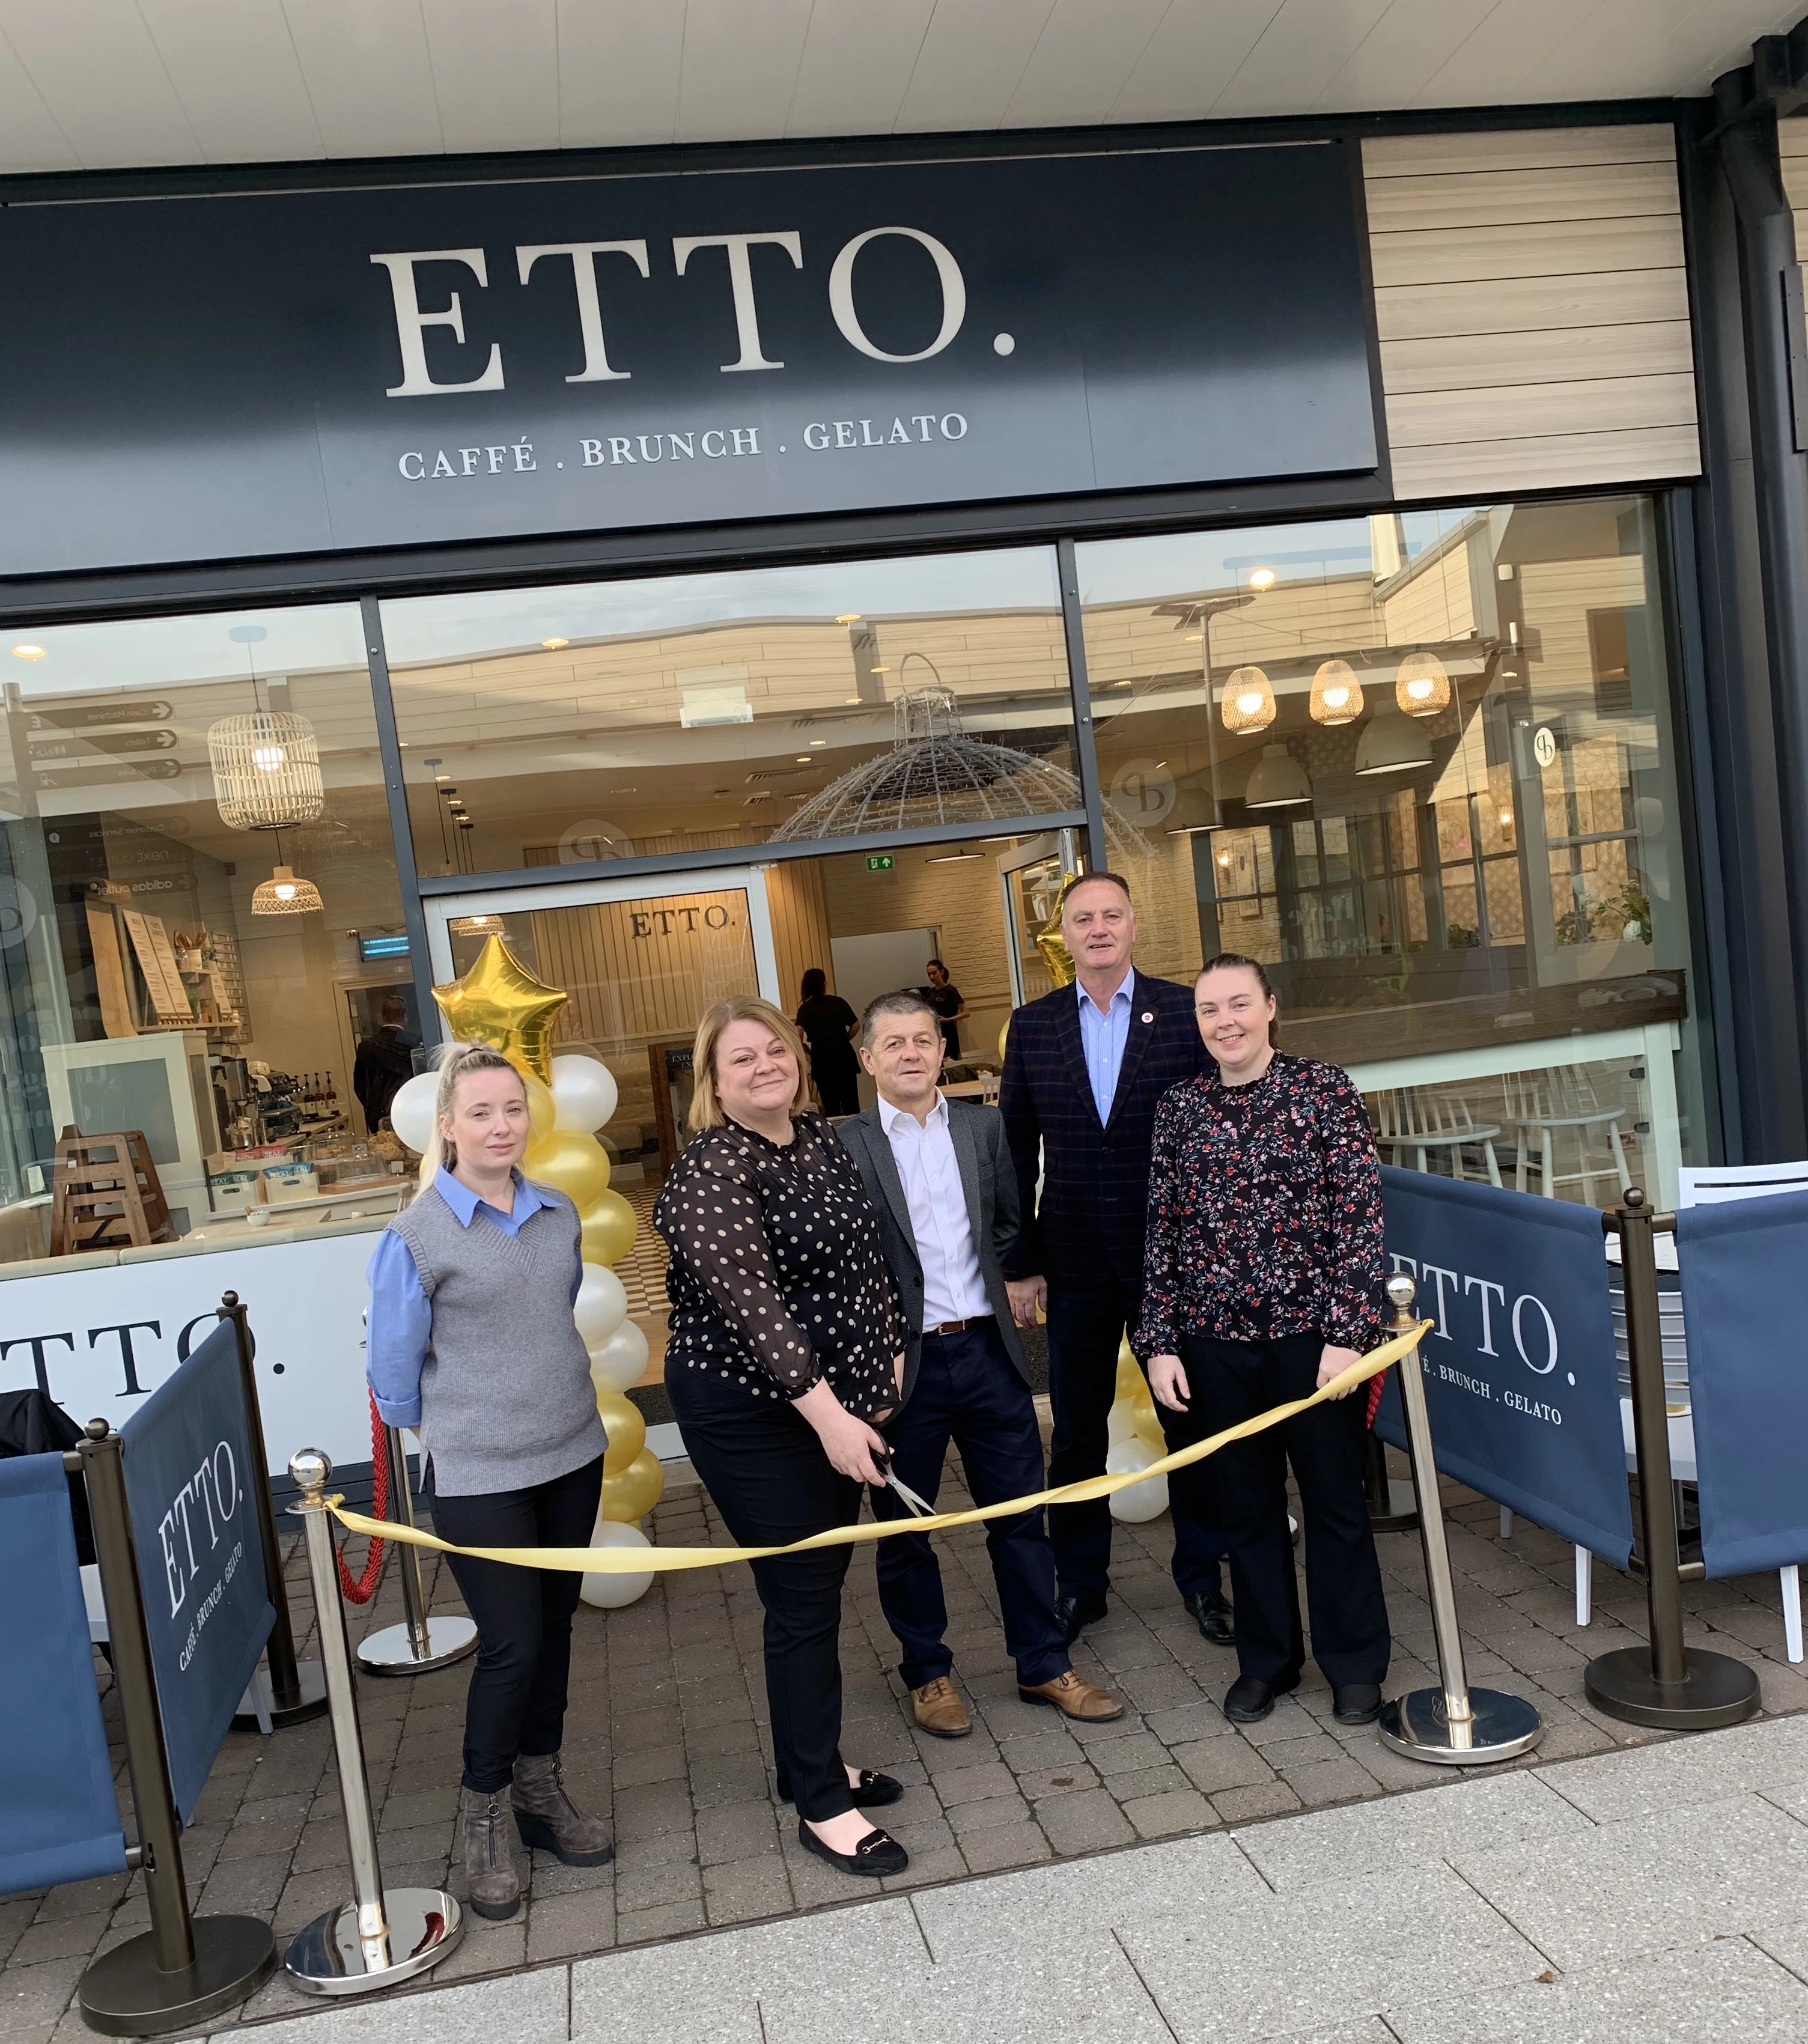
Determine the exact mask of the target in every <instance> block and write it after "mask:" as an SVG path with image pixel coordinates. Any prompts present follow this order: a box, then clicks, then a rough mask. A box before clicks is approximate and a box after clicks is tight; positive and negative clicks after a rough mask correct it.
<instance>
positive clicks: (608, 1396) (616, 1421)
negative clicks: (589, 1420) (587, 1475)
mask: <svg viewBox="0 0 1808 2044" xmlns="http://www.w3.org/2000/svg"><path fill="white" fill-rule="evenodd" d="M596 1411H597V1417H598V1419H599V1420H602V1431H604V1433H606V1435H608V1436H609V1452H608V1454H606V1455H605V1456H604V1457H603V1458H602V1473H603V1474H604V1476H605V1477H612V1476H620V1475H621V1473H622V1471H623V1470H625V1469H626V1468H627V1467H628V1466H629V1464H630V1463H631V1462H633V1461H634V1460H635V1459H636V1458H637V1456H638V1455H639V1454H640V1450H642V1449H643V1448H644V1447H645V1446H646V1445H647V1423H646V1421H645V1420H644V1419H643V1418H642V1417H641V1416H640V1407H639V1406H638V1405H637V1404H635V1403H634V1401H633V1399H632V1398H630V1397H629V1396H628V1395H627V1393H625V1392H623V1391H599V1392H598V1393H597V1394H596ZM654 1460H655V1461H657V1460H658V1457H657V1456H655V1457H654Z"/></svg>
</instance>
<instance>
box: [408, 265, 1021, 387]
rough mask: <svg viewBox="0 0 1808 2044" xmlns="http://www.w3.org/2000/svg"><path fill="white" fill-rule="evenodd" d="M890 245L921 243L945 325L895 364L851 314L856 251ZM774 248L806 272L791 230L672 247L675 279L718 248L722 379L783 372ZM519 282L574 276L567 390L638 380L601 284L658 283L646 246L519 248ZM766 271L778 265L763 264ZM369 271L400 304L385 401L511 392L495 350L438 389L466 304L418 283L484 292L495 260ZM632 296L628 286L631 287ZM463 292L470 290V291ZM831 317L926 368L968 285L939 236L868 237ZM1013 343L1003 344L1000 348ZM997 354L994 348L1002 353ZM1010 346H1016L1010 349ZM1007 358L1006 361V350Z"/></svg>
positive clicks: (835, 293)
mask: <svg viewBox="0 0 1808 2044" xmlns="http://www.w3.org/2000/svg"><path fill="white" fill-rule="evenodd" d="M888 235H894V236H902V238H903V239H904V240H908V241H914V242H915V243H916V244H917V245H918V246H919V247H920V248H924V249H925V250H926V251H927V252H928V253H929V259H930V260H931V262H932V263H933V264H934V266H935V272H936V277H937V282H939V284H940V286H941V325H940V327H939V328H938V329H937V332H936V335H935V337H934V339H933V340H931V341H930V343H929V345H928V347H926V348H919V349H917V351H916V352H914V354H909V355H896V354H893V353H891V352H889V351H887V349H885V348H881V347H879V344H878V343H877V342H875V340H873V339H872V337H871V336H870V335H869V334H868V333H867V331H866V329H865V328H864V327H863V326H862V325H861V324H860V313H859V312H858V310H857V309H856V306H855V304H854V264H855V262H856V259H857V258H858V256H859V255H860V251H861V250H862V249H863V248H866V247H867V244H869V243H871V242H873V241H875V240H879V238H880V237H881V236H888ZM717 248H719V249H720V250H721V252H722V255H723V258H724V262H725V271H726V277H727V282H728V287H729V298H730V301H731V302H732V304H733V310H734V325H735V338H736V340H737V344H738V347H739V350H740V352H739V353H738V354H737V356H736V358H735V359H734V360H733V362H725V363H722V364H721V372H722V374H723V375H735V374H737V373H738V372H741V371H752V370H761V369H783V367H784V366H785V365H784V363H783V361H774V360H772V359H770V358H768V356H767V354H766V353H765V350H764V344H762V341H761V340H760V308H759V301H758V298H757V297H756V294H755V290H754V264H753V252H754V250H755V249H756V248H773V249H775V250H776V251H778V252H779V256H780V257H783V258H788V259H789V260H790V263H791V267H792V268H793V269H795V270H802V268H803V267H804V255H803V236H802V234H801V233H799V232H798V231H797V229H794V228H784V229H775V230H774V231H772V232H769V233H762V234H681V235H675V236H673V237H672V240H671V260H672V272H673V275H674V277H675V278H684V277H687V276H691V275H693V272H692V271H691V257H692V256H693V255H696V254H697V253H698V252H699V251H701V250H713V249H717ZM514 256H515V274H516V277H517V280H518V282H519V283H520V285H521V287H522V288H523V289H525V288H526V287H527V286H529V283H530V282H531V280H532V279H533V272H534V270H535V268H536V267H537V265H538V264H539V263H540V262H541V261H542V260H543V259H548V258H549V259H551V266H552V267H556V266H557V265H558V264H560V263H568V264H569V265H570V270H569V275H570V277H571V282H572V283H573V285H574V286H575V289H576V294H577V324H578V332H579V336H580V337H581V339H582V340H583V351H584V362H583V368H581V369H580V370H579V371H577V372H576V374H575V375H570V376H567V378H565V381H566V382H567V383H604V382H626V381H627V380H628V378H630V377H632V376H633V373H634V372H633V369H632V368H625V367H619V368H618V367H617V366H616V365H615V364H614V363H612V362H611V361H610V358H609V345H608V337H607V336H606V333H605V332H604V328H603V317H602V289H601V286H600V283H599V270H598V265H599V263H600V262H601V260H602V258H603V257H605V256H614V257H617V258H620V259H624V260H625V262H626V263H628V265H629V267H630V269H631V270H632V271H637V272H638V274H639V275H640V277H641V278H642V279H644V280H645V281H647V282H652V274H653V272H652V258H651V256H650V255H649V254H648V244H647V243H646V242H645V241H643V240H629V241H547V242H539V243H523V244H517V247H516V248H515V251H514ZM766 260H767V262H768V263H770V262H771V261H773V260H774V258H773V257H771V256H768V257H767V258H766ZM371 262H373V263H377V264H379V266H380V267H383V269H385V270H387V271H388V272H389V282H390V292H391V294H392V295H393V297H394V301H395V329H396V340H397V343H398V346H399V348H400V349H401V354H402V381H401V382H399V383H396V384H393V385H391V386H390V388H389V389H388V390H387V392H386V393H385V395H386V396H388V397H390V398H443V397H456V396H457V395H459V394H461V393H464V392H470V391H474V390H502V389H503V388H505V387H506V386H505V382H504V371H503V367H502V343H501V342H500V341H492V342H491V343H490V353H489V357H488V359H487V362H486V363H485V364H484V367H483V371H482V372H481V374H479V375H476V376H473V377H470V378H467V379H466V380H465V381H464V382H438V381H436V379H435V378H434V377H433V374H432V372H431V371H430V370H429V367H428V364H427V344H426V334H427V329H428V328H429V327H446V328H449V329H450V330H451V332H452V337H453V339H454V340H456V341H458V342H460V344H463V343H464V341H465V339H466V335H465V321H464V297H463V294H462V293H461V291H460V290H452V291H451V292H450V293H449V295H448V298H447V302H446V303H445V304H444V305H442V306H441V307H440V308H439V309H437V310H433V309H428V308H425V307H423V306H422V305H421V281H422V280H421V279H420V278H419V277H418V276H417V274H416V271H417V267H419V266H421V265H423V264H429V263H431V264H439V265H442V266H443V265H447V264H450V265H453V266H456V267H458V268H460V269H463V270H464V271H467V272H468V274H469V275H471V277H472V278H474V279H475V280H476V283H477V286H478V288H479V290H488V289H489V288H490V267H489V259H488V258H487V255H486V254H485V252H484V251H483V249H481V248H415V249H408V250H404V251H401V252H396V253H393V254H381V255H372V256H371ZM704 268H705V266H704V265H703V264H702V263H699V264H698V271H697V273H696V274H699V275H700V274H702V271H703V270H704ZM609 276H610V283H611V286H612V288H613V287H614V286H617V285H618V284H619V283H620V282H621V281H622V280H623V278H624V272H623V271H622V267H621V261H617V262H614V263H611V264H610V268H609ZM627 281H628V282H629V285H630V287H631V286H632V279H631V278H629V279H627ZM465 288H467V289H468V286H466V287H465ZM828 295H829V317H830V318H831V319H832V320H833V321H834V323H835V326H836V328H837V332H839V333H840V334H841V338H842V339H843V340H844V341H846V342H847V344H848V346H849V347H850V348H853V349H855V350H856V351H857V352H859V353H860V354H861V355H867V356H868V357H869V358H870V359H871V360H873V361H875V362H888V363H911V362H927V361H929V359H931V358H932V357H933V356H935V355H940V354H941V352H942V351H943V350H944V348H947V347H948V345H949V344H950V343H951V342H952V340H954V338H955V336H956V335H957V334H958V333H959V332H960V328H961V325H962V323H963V322H964V320H965V319H966V317H967V284H966V280H965V279H964V277H963V276H962V275H961V273H960V264H959V263H957V262H956V260H955V259H954V256H953V255H952V253H951V252H950V251H949V249H948V247H947V246H946V244H944V243H943V242H941V241H938V240H937V239H936V237H935V236H933V234H925V232H923V230H922V229H921V228H920V227H869V228H868V229H867V230H866V231H865V232H864V233H862V234H856V235H855V236H853V237H852V240H848V241H846V242H844V244H842V246H841V248H840V250H839V251H838V252H837V254H836V256H835V259H834V260H833V263H830V264H829V278H828ZM999 340H1000V341H1001V342H1002V341H1006V340H1010V336H1003V335H1001V336H999ZM1012 344H1013V345H1014V343H1012ZM994 345H996V344H994ZM1000 352H1008V351H1006V350H1005V349H1003V348H1001V349H1000Z"/></svg>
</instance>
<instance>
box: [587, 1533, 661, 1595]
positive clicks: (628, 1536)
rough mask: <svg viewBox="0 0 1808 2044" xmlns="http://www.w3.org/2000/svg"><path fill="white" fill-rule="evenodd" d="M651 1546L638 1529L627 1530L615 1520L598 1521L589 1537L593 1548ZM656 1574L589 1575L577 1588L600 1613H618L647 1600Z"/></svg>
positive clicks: (649, 1570) (650, 1572)
mask: <svg viewBox="0 0 1808 2044" xmlns="http://www.w3.org/2000/svg"><path fill="white" fill-rule="evenodd" d="M652 1544H653V1543H652V1541H651V1540H649V1539H648V1538H647V1536H646V1535H645V1534H644V1533H643V1532H642V1531H640V1527H638V1526H624V1525H622V1524H621V1523H620V1522H619V1521H617V1520H614V1519H599V1520H598V1521H597V1522H596V1531H594V1533H592V1534H591V1535H590V1545H591V1546H593V1547H650V1546H652ZM652 1585H653V1572H652V1569H647V1570H646V1571H645V1573H636V1574H633V1575H620V1576H617V1575H604V1574H602V1573H600V1572H598V1573H594V1574H590V1575H587V1576H585V1577H583V1580H582V1581H580V1582H579V1585H578V1595H579V1596H581V1597H582V1598H583V1600H584V1602H585V1603H586V1604H594V1605H595V1606H596V1608H597V1609H598V1611H619V1610H620V1609H621V1607H622V1606H623V1605H624V1604H632V1603H633V1601H634V1600H635V1599H636V1598H637V1597H644V1596H645V1595H646V1593H647V1592H648V1590H649V1589H652Z"/></svg>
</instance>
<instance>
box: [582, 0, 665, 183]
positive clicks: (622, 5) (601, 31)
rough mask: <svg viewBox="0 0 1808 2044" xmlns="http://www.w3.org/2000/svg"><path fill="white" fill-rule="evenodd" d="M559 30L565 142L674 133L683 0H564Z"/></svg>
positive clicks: (612, 144) (608, 142)
mask: <svg viewBox="0 0 1808 2044" xmlns="http://www.w3.org/2000/svg"><path fill="white" fill-rule="evenodd" d="M558 33H559V146H560V148H562V149H584V148H621V147H624V146H627V145H630V144H637V143H653V142H669V141H670V140H671V139H672V137H673V136H675V134H676V133H677V132H678V93H679V80H680V77H681V75H682V71H683V62H684V0H610V5H609V6H606V7H605V6H598V4H597V0H559V14H558Z"/></svg>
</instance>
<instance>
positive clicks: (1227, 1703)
mask: <svg viewBox="0 0 1808 2044" xmlns="http://www.w3.org/2000/svg"><path fill="white" fill-rule="evenodd" d="M1298 1687H1299V1677H1298V1676H1297V1675H1287V1676H1283V1677H1282V1679H1281V1680H1280V1681H1278V1682H1264V1681H1262V1680H1261V1679H1260V1677H1258V1676H1255V1675H1239V1676H1238V1677H1237V1680H1236V1681H1234V1682H1233V1683H1232V1684H1231V1685H1230V1688H1229V1691H1228V1692H1226V1694H1225V1700H1224V1714H1225V1716H1226V1717H1227V1718H1229V1719H1230V1721H1231V1723H1233V1724H1260V1723H1261V1722H1262V1720H1263V1719H1264V1718H1265V1717H1266V1716H1267V1715H1268V1713H1269V1712H1271V1710H1272V1709H1273V1708H1275V1697H1277V1696H1285V1695H1287V1692H1288V1691H1289V1690H1290V1689H1298Z"/></svg>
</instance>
